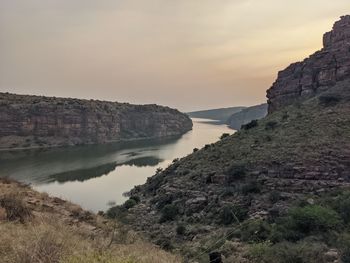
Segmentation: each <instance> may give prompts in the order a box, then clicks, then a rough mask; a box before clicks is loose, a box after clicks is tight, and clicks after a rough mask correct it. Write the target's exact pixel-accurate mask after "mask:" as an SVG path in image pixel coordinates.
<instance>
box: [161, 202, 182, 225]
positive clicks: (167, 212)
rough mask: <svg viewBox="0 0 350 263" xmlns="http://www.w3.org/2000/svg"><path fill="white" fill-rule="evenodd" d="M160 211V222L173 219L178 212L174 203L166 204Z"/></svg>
mask: <svg viewBox="0 0 350 263" xmlns="http://www.w3.org/2000/svg"><path fill="white" fill-rule="evenodd" d="M161 213H162V216H161V218H160V223H164V222H166V221H173V220H174V219H175V218H176V216H177V214H178V209H177V207H176V206H175V205H166V206H164V207H163V209H162V211H161Z"/></svg>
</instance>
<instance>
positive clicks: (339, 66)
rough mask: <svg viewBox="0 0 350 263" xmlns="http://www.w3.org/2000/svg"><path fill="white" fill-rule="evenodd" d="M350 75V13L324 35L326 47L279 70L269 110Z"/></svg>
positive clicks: (270, 93) (310, 94)
mask: <svg viewBox="0 0 350 263" xmlns="http://www.w3.org/2000/svg"><path fill="white" fill-rule="evenodd" d="M349 77H350V16H349V15H347V16H343V17H341V19H340V20H339V21H337V22H336V23H335V24H334V26H333V30H332V31H330V32H328V33H326V34H325V35H324V36H323V48H322V49H321V50H320V51H317V52H316V53H315V54H313V55H311V56H310V57H309V58H307V59H305V60H304V61H302V62H297V63H294V64H291V65H290V66H289V67H287V68H286V69H285V70H282V71H280V72H279V73H278V78H277V80H276V82H275V83H274V84H273V85H272V87H271V88H270V89H269V90H268V91H267V97H268V99H269V100H268V103H269V112H273V111H276V110H278V109H281V108H283V107H285V106H286V105H289V104H291V103H293V102H295V101H297V100H298V99H299V98H309V97H310V96H313V95H315V94H317V93H319V92H322V91H325V90H327V89H328V88H329V87H331V86H334V85H335V84H336V83H337V82H339V81H342V80H344V79H348V78H349Z"/></svg>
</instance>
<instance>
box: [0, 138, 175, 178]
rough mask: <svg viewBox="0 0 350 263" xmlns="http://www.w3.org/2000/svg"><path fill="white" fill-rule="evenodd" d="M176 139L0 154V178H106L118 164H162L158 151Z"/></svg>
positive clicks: (143, 165)
mask: <svg viewBox="0 0 350 263" xmlns="http://www.w3.org/2000/svg"><path fill="white" fill-rule="evenodd" d="M178 139H179V138H171V139H157V140H145V141H130V142H122V143H115V144H107V145H89V146H81V147H65V148H56V149H40V150H25V151H16V152H0V176H2V177H11V178H14V179H16V180H19V181H24V182H27V183H32V184H43V183H49V182H55V181H57V182H60V183H63V182H68V181H85V180H88V179H91V178H96V177H100V176H103V175H107V174H109V173H110V172H112V171H114V170H115V169H116V167H117V166H121V165H128V166H138V167H145V166H156V165H158V164H159V163H160V162H162V161H163V158H161V157H160V156H159V149H160V148H161V147H162V146H166V145H172V144H175V143H176V142H177V140H178Z"/></svg>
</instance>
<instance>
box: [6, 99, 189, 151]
mask: <svg viewBox="0 0 350 263" xmlns="http://www.w3.org/2000/svg"><path fill="white" fill-rule="evenodd" d="M191 129H192V121H191V120H190V118H189V117H187V116H186V115H185V114H182V113H180V112H179V111H177V110H174V109H171V108H168V107H162V106H157V105H131V104H127V103H117V102H107V101H97V100H79V99H66V98H54V97H39V96H25V95H15V94H9V93H0V148H3V149H4V148H27V147H44V146H45V147H49V146H59V145H78V144H93V143H108V142H115V141H121V140H132V139H146V138H160V137H170V136H178V135H181V134H183V133H185V132H187V131H189V130H191Z"/></svg>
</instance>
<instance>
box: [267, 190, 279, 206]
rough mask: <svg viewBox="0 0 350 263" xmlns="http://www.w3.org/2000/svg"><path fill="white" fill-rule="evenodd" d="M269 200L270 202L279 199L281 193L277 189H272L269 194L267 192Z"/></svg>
mask: <svg viewBox="0 0 350 263" xmlns="http://www.w3.org/2000/svg"><path fill="white" fill-rule="evenodd" d="M269 200H270V202H271V203H273V204H274V203H276V202H278V201H279V200H281V193H280V192H278V191H272V192H271V193H270V194H269Z"/></svg>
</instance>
